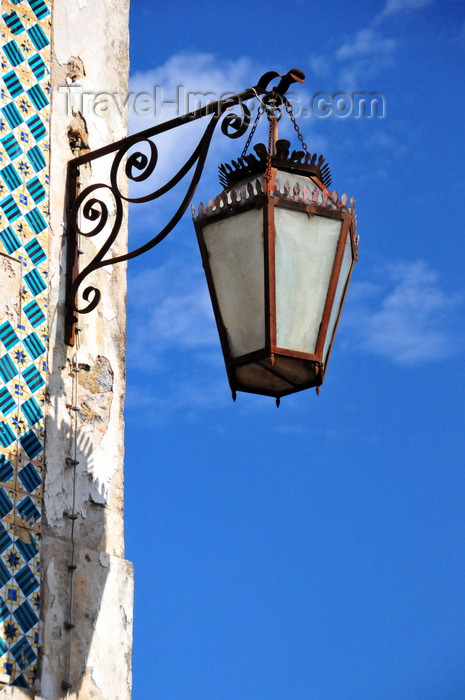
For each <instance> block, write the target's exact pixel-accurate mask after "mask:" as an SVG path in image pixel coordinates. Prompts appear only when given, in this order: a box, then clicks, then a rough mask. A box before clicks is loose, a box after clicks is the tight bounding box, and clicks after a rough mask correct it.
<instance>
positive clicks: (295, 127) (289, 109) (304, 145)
mask: <svg viewBox="0 0 465 700" xmlns="http://www.w3.org/2000/svg"><path fill="white" fill-rule="evenodd" d="M283 99H284V106H285V107H286V112H287V113H288V115H289V117H290V119H291V122H292V124H293V125H294V129H295V131H296V133H297V136H298V137H299V141H300V143H301V144H302V148H303V149H304V151H305V155H306V156H308V155H309V153H308V146H307V144H306V143H305V141H304V137H303V136H302V133H301V131H300V129H299V125H298V124H297V121H296V118H295V117H294V112H293V109H292V106H291V103H290V102H289V100H287V99H286V98H285V97H284V98H283Z"/></svg>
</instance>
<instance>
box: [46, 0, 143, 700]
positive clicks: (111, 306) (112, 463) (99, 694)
mask: <svg viewBox="0 0 465 700" xmlns="http://www.w3.org/2000/svg"><path fill="white" fill-rule="evenodd" d="M52 31H53V35H52V38H53V40H52V70H51V76H52V95H53V98H52V121H51V172H50V178H51V183H52V187H51V226H50V229H51V250H50V253H51V255H50V259H51V268H50V309H51V318H50V321H51V329H50V330H51V332H50V351H49V359H50V380H49V397H50V406H49V410H48V416H47V421H46V446H45V456H46V465H47V469H46V479H45V490H44V523H43V543H42V561H43V569H44V573H43V584H42V585H43V609H44V615H43V632H42V643H43V656H42V666H41V673H40V690H38V694H37V695H36V696H35V697H40V698H43V699H44V700H52V699H54V698H58V697H63V696H64V695H66V694H65V692H64V691H63V690H62V682H63V681H65V682H66V681H68V680H69V682H70V684H71V688H70V689H69V690H68V695H66V697H69V698H96V699H102V700H104V699H105V700H126V699H127V698H130V696H131V644H132V590H133V574H132V567H131V564H129V563H128V562H127V561H125V560H124V533H123V454H124V445H123V437H124V435H123V428H124V426H123V400H124V387H125V357H124V352H125V314H126V281H125V269H124V267H123V266H119V267H115V269H113V270H111V271H108V270H104V271H103V272H101V273H100V274H97V275H95V276H94V277H93V280H94V281H95V282H96V285H97V286H98V287H99V288H100V289H101V290H102V297H103V299H104V305H103V306H102V305H101V307H100V308H99V309H97V310H95V311H94V312H93V313H91V314H90V315H88V316H85V315H82V316H81V317H80V319H79V327H80V329H81V330H80V332H79V334H78V342H77V344H76V346H75V347H74V348H67V347H65V345H64V344H63V311H64V284H63V283H64V262H65V258H64V255H63V253H64V244H65V238H64V235H63V234H64V227H63V203H64V201H65V193H64V182H65V174H66V163H67V161H68V159H69V158H71V157H72V156H73V150H72V149H73V148H74V149H76V139H79V140H80V145H81V149H82V150H81V152H83V151H84V149H86V147H89V148H90V149H92V150H93V149H95V148H98V147H100V146H103V145H106V144H107V143H111V142H112V141H115V140H117V139H119V138H122V137H123V136H124V135H125V133H126V121H125V118H123V117H122V116H121V115H118V114H113V115H111V118H110V117H109V118H105V117H102V116H97V115H96V114H90V115H89V114H87V115H86V116H85V117H84V116H83V115H81V114H80V113H79V111H78V110H75V111H74V113H71V114H69V112H70V110H69V109H68V108H69V105H70V104H71V102H69V103H68V96H67V94H66V92H65V91H64V89H63V88H65V86H66V87H73V88H75V87H76V86H80V87H82V89H83V90H84V91H85V92H88V93H99V92H106V93H111V92H121V91H123V92H124V91H125V90H126V89H127V79H128V2H127V0H111V1H108V0H100V1H97V2H92V3H89V4H87V3H86V2H85V1H84V0H55V2H54V8H53V21H52ZM59 88H61V89H59ZM78 107H79V105H78ZM77 152H78V151H76V150H74V154H77ZM101 177H103V174H102V173H101V172H99V167H98V165H97V166H93V168H92V169H90V168H86V169H83V173H82V180H83V183H84V184H87V183H90V182H98V181H99V179H100V178H101ZM102 235H103V234H102ZM87 242H88V241H86V243H87ZM89 243H90V248H92V247H93V246H94V245H95V244H96V243H95V242H94V241H89ZM99 243H101V241H98V242H97V244H99ZM125 245H126V235H125V227H123V231H122V234H121V236H120V240H119V241H118V247H119V248H120V249H121V250H122V249H124V247H125ZM83 248H84V245H83ZM85 254H86V253H85V251H84V256H85ZM84 256H83V257H84ZM75 368H78V369H79V370H80V371H79V372H77V373H76V372H74V371H73V370H74V369H75ZM75 379H77V400H75V401H73V381H74V380H75ZM74 403H75V404H76V406H73V404H74ZM74 408H77V409H78V410H77V411H74V410H73V409H74ZM75 419H76V420H75ZM75 445H76V459H77V461H78V462H79V463H78V464H77V465H76V469H75V490H74V511H73V476H74V469H73V467H72V466H69V465H67V464H66V462H65V458H66V457H74V454H75V453H74V449H75ZM72 512H74V513H76V514H77V519H76V520H75V521H74V542H75V545H74V547H75V554H74V562H75V565H76V567H77V568H76V569H75V570H74V574H73V576H74V578H73V596H72V614H71V617H72V622H73V624H75V627H74V628H73V629H71V630H69V629H67V628H66V622H67V621H69V620H70V604H71V603H70V601H71V598H70V593H71V581H70V572H69V570H68V565H69V564H70V562H71V561H72V551H71V550H72V544H71V528H72V523H73V521H72V520H70V518H69V517H67V516H68V515H69V514H70V513H72ZM70 645H71V646H70Z"/></svg>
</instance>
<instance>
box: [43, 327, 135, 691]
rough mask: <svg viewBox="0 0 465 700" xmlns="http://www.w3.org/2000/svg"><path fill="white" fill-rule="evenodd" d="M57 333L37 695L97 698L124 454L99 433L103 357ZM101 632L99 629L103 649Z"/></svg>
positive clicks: (106, 371) (108, 389) (103, 423)
mask: <svg viewBox="0 0 465 700" xmlns="http://www.w3.org/2000/svg"><path fill="white" fill-rule="evenodd" d="M58 318H59V316H58ZM62 333H63V327H62V325H60V324H59V323H57V324H56V337H55V340H54V343H53V346H52V347H53V348H54V350H53V359H52V363H51V365H52V372H51V376H50V397H51V399H50V400H51V405H50V410H49V414H48V419H47V423H46V452H45V457H46V478H45V494H44V522H43V545H42V561H43V567H44V572H43V611H44V613H43V625H44V628H43V635H42V637H43V638H42V644H43V646H42V659H41V669H40V673H39V675H40V678H41V693H42V695H41V697H43V698H47V699H48V698H50V699H51V698H59V697H68V695H67V693H68V690H69V696H70V697H74V694H76V697H78V696H79V697H96V698H98V697H106V695H105V694H100V693H99V692H98V677H99V675H100V674H102V676H107V677H108V676H109V675H111V672H112V669H111V668H109V667H108V662H107V661H106V659H105V647H108V646H109V640H111V635H112V628H111V622H112V621H114V622H115V630H116V628H117V627H116V616H117V615H119V614H120V613H119V610H118V607H116V609H113V608H112V606H111V601H110V598H111V596H108V591H107V592H106V597H107V599H106V600H105V601H103V594H104V591H105V590H106V588H107V579H108V576H109V574H110V569H111V567H112V557H111V554H116V555H117V556H118V557H122V556H123V555H124V549H123V526H122V483H121V482H122V475H121V469H122V464H121V463H122V455H120V456H119V459H118V455H117V454H116V455H115V454H114V451H115V449H117V446H116V445H108V441H107V440H106V438H107V437H108V435H107V428H108V425H109V422H110V416H111V410H112V404H113V371H112V368H111V366H110V362H109V361H108V360H107V359H106V358H105V357H102V356H97V357H95V358H94V357H91V356H90V355H89V354H88V352H87V351H86V350H85V349H82V348H81V349H79V350H77V351H76V352H75V353H74V354H73V357H72V359H71V360H69V359H67V358H66V347H65V346H64V344H63V342H62ZM118 464H119V470H118ZM110 504H111V507H110ZM109 520H112V523H111V525H110V523H109ZM109 529H111V536H110V535H109ZM115 543H116V546H115ZM118 548H119V549H118ZM122 561H123V562H124V560H122ZM124 563H125V562H124ZM99 636H102V637H105V636H106V639H105V641H104V643H103V644H102V645H101V649H99V648H98V647H99V644H98V638H99ZM110 643H111V642H110ZM91 648H92V649H93V650H94V651H93V654H92V655H91ZM96 649H97V651H96ZM116 656H117V654H116ZM115 663H117V662H116V660H115ZM99 665H100V666H105V668H103V669H102V668H99ZM89 684H90V685H89ZM95 686H97V687H96V688H95V689H94V690H91V688H94V687H95ZM80 692H81V693H82V695H79V693H80Z"/></svg>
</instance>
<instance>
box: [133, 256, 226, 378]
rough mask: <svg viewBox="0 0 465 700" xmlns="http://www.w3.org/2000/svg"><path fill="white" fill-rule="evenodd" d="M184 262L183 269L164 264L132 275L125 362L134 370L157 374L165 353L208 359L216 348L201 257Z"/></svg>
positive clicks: (214, 327) (211, 313)
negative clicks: (189, 353) (191, 262)
mask: <svg viewBox="0 0 465 700" xmlns="http://www.w3.org/2000/svg"><path fill="white" fill-rule="evenodd" d="M186 253H188V251H186ZM186 258H187V264H184V265H181V264H178V263H176V262H173V261H168V262H166V263H165V264H164V265H163V266H160V267H158V268H156V269H155V270H153V269H149V270H145V271H143V272H141V273H138V274H134V273H130V276H129V291H130V296H129V314H130V319H129V323H130V325H131V332H130V334H128V362H129V363H130V364H131V365H132V366H134V367H139V368H145V369H147V368H151V369H152V370H155V371H156V370H157V369H159V368H160V367H163V366H164V363H165V362H166V355H168V354H172V353H173V352H179V351H184V352H195V354H196V357H198V356H199V355H200V354H201V353H203V354H205V353H206V354H207V355H208V351H209V349H211V348H213V347H216V346H217V344H218V343H219V341H218V334H217V331H216V326H215V321H214V317H213V311H212V308H211V302H210V298H209V295H208V289H207V284H206V281H205V279H204V277H203V272H202V268H201V264H200V256H199V259H198V260H196V262H197V265H195V264H194V265H192V266H191V265H189V264H188V263H189V262H190V261H189V255H188V254H187V255H186ZM147 348H150V351H149V352H148V351H147Z"/></svg>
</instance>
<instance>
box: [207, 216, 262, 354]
mask: <svg viewBox="0 0 465 700" xmlns="http://www.w3.org/2000/svg"><path fill="white" fill-rule="evenodd" d="M203 235H204V239H205V244H206V246H207V250H208V253H209V258H210V267H211V273H212V276H213V282H214V285H215V290H216V294H217V298H218V304H219V307H220V311H221V315H222V317H223V323H224V325H225V327H226V331H227V335H228V339H229V346H230V352H231V355H232V357H239V356H240V355H244V354H245V353H248V352H253V351H254V350H259V349H260V348H263V347H264V345H265V291H264V284H265V283H264V257H263V256H264V253H263V210H257V209H251V210H250V211H246V212H243V213H242V214H236V215H235V216H232V217H228V218H226V219H221V220H220V221H216V222H213V223H211V224H207V225H206V226H204V229H203Z"/></svg>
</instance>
